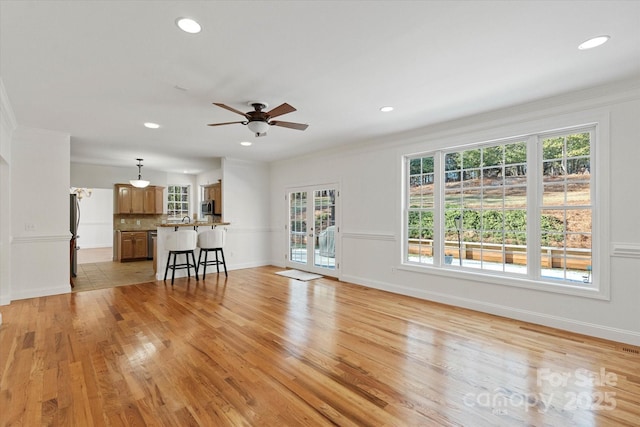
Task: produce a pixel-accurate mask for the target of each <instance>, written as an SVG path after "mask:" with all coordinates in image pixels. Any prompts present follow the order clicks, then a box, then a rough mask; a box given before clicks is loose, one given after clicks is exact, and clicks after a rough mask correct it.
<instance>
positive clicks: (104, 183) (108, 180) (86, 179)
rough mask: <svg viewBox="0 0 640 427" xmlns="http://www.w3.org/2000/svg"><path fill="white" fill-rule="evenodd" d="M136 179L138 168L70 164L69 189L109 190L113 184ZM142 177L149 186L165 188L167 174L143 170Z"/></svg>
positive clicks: (134, 166) (133, 164)
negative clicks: (148, 182)
mask: <svg viewBox="0 0 640 427" xmlns="http://www.w3.org/2000/svg"><path fill="white" fill-rule="evenodd" d="M137 177H138V167H137V166H136V165H135V163H134V162H132V165H131V167H119V166H101V165H92V164H88V163H77V162H73V163H71V183H70V186H71V187H86V188H110V189H113V185H114V184H126V183H128V182H129V180H131V179H135V178H137ZM142 177H143V178H144V179H146V180H148V181H150V182H151V185H159V186H161V187H166V186H167V173H166V172H159V171H154V170H152V169H147V168H146V166H145V167H144V168H143V172H142Z"/></svg>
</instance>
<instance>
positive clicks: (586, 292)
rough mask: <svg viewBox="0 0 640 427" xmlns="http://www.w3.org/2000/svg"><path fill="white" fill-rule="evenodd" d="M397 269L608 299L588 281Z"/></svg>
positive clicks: (408, 267)
mask: <svg viewBox="0 0 640 427" xmlns="http://www.w3.org/2000/svg"><path fill="white" fill-rule="evenodd" d="M398 270H404V271H410V272H414V273H421V274H432V275H436V276H443V277H450V278H455V279H462V280H467V281H472V282H482V283H489V284H492V285H502V286H509V287H512V288H513V287H515V288H523V289H531V290H536V291H542V292H549V293H554V294H564V295H572V296H578V297H584V298H592V299H600V300H606V301H609V300H610V296H609V292H608V291H609V289H608V288H606V289H598V287H597V286H596V285H594V284H593V283H590V284H589V286H578V285H571V284H570V283H561V282H553V281H544V280H540V281H538V280H532V279H529V278H524V277H516V276H511V275H498V274H490V273H488V272H484V271H483V272H478V271H476V270H473V271H470V270H464V269H460V268H459V267H436V266H428V265H416V264H408V263H402V264H400V266H399V267H398Z"/></svg>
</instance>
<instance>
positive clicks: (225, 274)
mask: <svg viewBox="0 0 640 427" xmlns="http://www.w3.org/2000/svg"><path fill="white" fill-rule="evenodd" d="M220 255H222V266H223V267H224V276H225V277H229V276H228V275H227V262H226V261H225V260H224V250H223V249H222V248H220Z"/></svg>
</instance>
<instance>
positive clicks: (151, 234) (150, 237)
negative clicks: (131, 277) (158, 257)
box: [147, 230, 158, 259]
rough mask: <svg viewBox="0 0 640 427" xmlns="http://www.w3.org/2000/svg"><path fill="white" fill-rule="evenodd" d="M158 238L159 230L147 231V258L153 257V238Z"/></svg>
mask: <svg viewBox="0 0 640 427" xmlns="http://www.w3.org/2000/svg"><path fill="white" fill-rule="evenodd" d="M157 238H158V231H157V230H149V231H147V259H153V239H157Z"/></svg>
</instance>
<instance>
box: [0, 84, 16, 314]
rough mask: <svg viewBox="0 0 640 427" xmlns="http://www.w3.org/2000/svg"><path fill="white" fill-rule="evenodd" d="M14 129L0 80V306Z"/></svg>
mask: <svg viewBox="0 0 640 427" xmlns="http://www.w3.org/2000/svg"><path fill="white" fill-rule="evenodd" d="M15 128H16V119H15V117H14V115H13V110H12V108H11V104H10V102H9V98H8V96H7V93H6V92H5V89H4V83H3V82H2V79H1V78H0V305H5V304H9V302H11V139H12V136H13V131H14V130H15ZM1 323H2V315H1V314H0V324H1Z"/></svg>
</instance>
